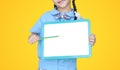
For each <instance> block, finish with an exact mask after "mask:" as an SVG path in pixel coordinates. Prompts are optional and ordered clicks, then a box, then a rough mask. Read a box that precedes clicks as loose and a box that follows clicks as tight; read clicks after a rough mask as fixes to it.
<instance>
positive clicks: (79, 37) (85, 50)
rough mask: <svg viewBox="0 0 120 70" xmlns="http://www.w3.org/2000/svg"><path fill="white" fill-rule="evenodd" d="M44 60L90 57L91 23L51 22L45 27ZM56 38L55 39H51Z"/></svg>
mask: <svg viewBox="0 0 120 70" xmlns="http://www.w3.org/2000/svg"><path fill="white" fill-rule="evenodd" d="M42 33H43V37H44V38H46V37H47V39H44V40H42V45H43V58H52V59H59V58H63V59H64V58H79V57H89V56H90V54H91V47H90V45H89V38H88V37H89V34H90V23H89V21H88V20H84V21H69V22H68V21H67V22H59V23H58V22H49V23H46V24H44V26H43V32H42ZM51 36H56V37H54V38H49V37H51Z"/></svg>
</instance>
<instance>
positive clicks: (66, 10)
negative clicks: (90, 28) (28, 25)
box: [29, 0, 95, 70]
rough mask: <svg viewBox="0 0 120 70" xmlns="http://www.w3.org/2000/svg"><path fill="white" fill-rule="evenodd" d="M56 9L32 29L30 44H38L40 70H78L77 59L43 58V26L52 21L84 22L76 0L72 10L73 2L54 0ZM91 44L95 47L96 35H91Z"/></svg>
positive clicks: (73, 0) (44, 16) (45, 15)
mask: <svg viewBox="0 0 120 70" xmlns="http://www.w3.org/2000/svg"><path fill="white" fill-rule="evenodd" d="M53 2H54V9H53V10H51V11H48V12H46V13H45V14H43V15H42V16H41V18H40V19H39V20H38V22H37V23H36V24H35V25H34V26H33V28H32V29H31V33H32V34H31V35H30V36H29V43H31V44H33V43H35V42H37V41H38V42H39V43H38V56H39V59H40V61H39V70H77V69H76V59H75V58H71V59H70V58H69V59H53V60H52V59H51V60H45V59H42V58H41V55H42V54H41V53H42V52H41V50H42V49H41V47H42V46H41V41H40V36H41V24H43V23H44V22H50V21H67V20H82V18H81V17H80V16H79V15H78V13H76V12H77V9H76V6H75V0H72V4H73V9H72V8H71V0H53ZM89 42H90V44H92V45H94V43H95V35H94V34H91V35H90V36H89Z"/></svg>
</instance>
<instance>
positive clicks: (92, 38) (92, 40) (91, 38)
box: [89, 34, 96, 46]
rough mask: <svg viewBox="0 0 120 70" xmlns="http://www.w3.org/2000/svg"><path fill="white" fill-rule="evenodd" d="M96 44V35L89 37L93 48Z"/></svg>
mask: <svg viewBox="0 0 120 70" xmlns="http://www.w3.org/2000/svg"><path fill="white" fill-rule="evenodd" d="M95 42H96V37H95V35H94V34H91V35H90V36H89V43H90V44H91V45H92V46H93V45H94V44H95Z"/></svg>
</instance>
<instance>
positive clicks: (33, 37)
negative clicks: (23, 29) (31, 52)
mask: <svg viewBox="0 0 120 70" xmlns="http://www.w3.org/2000/svg"><path fill="white" fill-rule="evenodd" d="M38 40H40V38H39V36H38V35H37V34H36V33H32V34H31V35H30V36H29V37H28V42H29V43H30V44H34V43H35V42H37V41H38Z"/></svg>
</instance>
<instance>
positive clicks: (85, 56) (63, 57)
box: [41, 20, 92, 59]
mask: <svg viewBox="0 0 120 70" xmlns="http://www.w3.org/2000/svg"><path fill="white" fill-rule="evenodd" d="M73 22H88V35H90V34H91V30H90V21H89V20H68V21H57V22H45V23H44V24H42V32H41V38H44V26H45V25H49V24H65V23H73ZM41 44H42V59H68V58H88V57H90V56H91V55H92V49H91V47H92V45H91V44H89V45H88V46H89V54H88V55H80V56H51V57H44V39H42V40H41Z"/></svg>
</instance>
